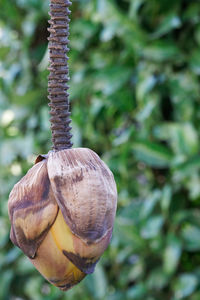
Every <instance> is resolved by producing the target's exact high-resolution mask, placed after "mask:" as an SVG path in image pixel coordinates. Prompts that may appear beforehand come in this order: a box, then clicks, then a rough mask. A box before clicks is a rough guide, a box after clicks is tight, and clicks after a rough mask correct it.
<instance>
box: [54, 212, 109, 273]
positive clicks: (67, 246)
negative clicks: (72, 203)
mask: <svg viewBox="0 0 200 300" xmlns="http://www.w3.org/2000/svg"><path fill="white" fill-rule="evenodd" d="M50 231H51V234H52V236H53V238H54V241H55V243H56V245H57V248H58V249H60V251H61V252H62V253H63V254H64V255H65V256H66V257H67V258H68V259H69V260H70V261H72V262H73V263H74V264H75V265H76V266H77V267H78V268H79V269H80V270H81V271H83V272H84V273H86V274H90V273H92V272H93V271H94V268H95V265H96V263H97V262H98V260H99V258H100V256H101V255H102V253H103V252H104V251H105V249H106V248H107V246H108V244H109V241H110V238H111V234H112V230H110V231H108V233H107V234H106V235H105V236H104V237H103V238H102V239H101V240H100V241H98V242H97V243H93V244H90V245H88V244H87V243H85V242H84V241H83V240H82V239H81V238H79V237H77V236H76V235H74V234H73V233H72V232H71V230H70V228H69V226H68V225H67V224H66V222H65V220H64V218H63V215H62V212H61V210H59V212H58V215H57V217H56V221H55V223H54V224H53V226H52V227H51V230H50Z"/></svg>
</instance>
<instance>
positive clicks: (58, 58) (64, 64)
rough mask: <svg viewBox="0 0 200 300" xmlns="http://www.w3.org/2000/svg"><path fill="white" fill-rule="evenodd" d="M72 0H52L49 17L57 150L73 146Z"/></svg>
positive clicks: (50, 80)
mask: <svg viewBox="0 0 200 300" xmlns="http://www.w3.org/2000/svg"><path fill="white" fill-rule="evenodd" d="M70 5H71V2H70V1H69V0H51V3H50V16H51V19H50V21H49V23H50V28H49V29H48V30H49V32H50V36H49V46H48V48H49V57H50V66H49V68H48V69H49V71H50V74H49V78H48V92H49V96H48V98H49V100H50V103H49V106H50V107H51V111H50V114H51V118H50V122H51V131H52V141H53V149H54V150H62V149H69V148H71V147H72V142H71V137H72V135H71V133H70V131H71V126H70V123H71V119H70V111H69V94H68V89H69V86H68V84H67V83H68V81H69V68H68V59H69V58H68V56H67V53H68V52H69V48H68V43H69V40H68V36H69V22H70V19H69V14H70V10H69V6H70Z"/></svg>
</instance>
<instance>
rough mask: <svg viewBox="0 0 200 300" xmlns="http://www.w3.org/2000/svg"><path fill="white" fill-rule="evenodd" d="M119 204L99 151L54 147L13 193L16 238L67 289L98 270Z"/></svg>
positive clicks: (36, 263) (51, 278) (50, 278)
mask: <svg viewBox="0 0 200 300" xmlns="http://www.w3.org/2000/svg"><path fill="white" fill-rule="evenodd" d="M116 205H117V190H116V184H115V181H114V178H113V174H112V172H111V171H110V170H109V168H108V167H107V166H106V165H105V163H104V162H103V161H102V160H101V159H100V158H99V156H98V155H97V154H96V153H94V152H93V151H92V150H90V149H87V148H74V149H67V150H61V151H57V152H54V151H52V152H50V153H49V154H48V155H46V156H39V157H38V158H37V160H36V164H35V165H34V166H33V167H32V168H31V169H30V170H29V171H28V173H27V174H26V175H25V176H24V177H23V178H22V179H21V180H20V181H19V182H18V183H17V184H16V185H15V186H14V188H13V190H12V191H11V193H10V196H9V202H8V209H9V217H10V220H11V233H10V238H11V240H12V242H13V243H14V244H15V245H16V246H18V247H19V248H21V250H22V251H23V252H24V253H25V254H26V255H27V256H28V257H29V259H30V260H31V262H32V263H33V264H34V266H35V267H36V268H37V269H38V271H39V272H40V273H41V274H42V275H43V276H44V277H45V278H46V279H47V280H48V281H49V282H51V283H52V284H54V285H55V286H57V287H59V288H60V289H62V290H67V289H69V288H71V287H72V286H74V285H75V284H77V283H78V282H80V281H81V280H82V279H83V278H84V277H85V276H86V275H87V274H90V273H92V272H93V271H94V268H95V265H96V263H97V262H98V260H99V258H100V256H101V255H102V253H103V252H104V251H105V249H106V248H107V246H108V244H109V242H110V239H111V235H112V229H113V223H114V217H115V213H116Z"/></svg>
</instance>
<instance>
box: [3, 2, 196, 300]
mask: <svg viewBox="0 0 200 300" xmlns="http://www.w3.org/2000/svg"><path fill="white" fill-rule="evenodd" d="M0 5H1V10H0V197H1V201H0V278H1V289H0V299H2V300H7V299H9V300H10V299H13V300H14V299H16V300H17V299H22V300H57V299H59V300H67V299H70V300H76V299H82V300H100V299H101V300H122V299H125V300H126V299H127V300H129V299H130V300H131V299H133V300H134V299H138V300H144V299H145V300H179V299H186V300H189V299H190V300H199V299H200V292H199V287H200V271H199V264H200V258H199V251H200V208H199V205H200V158H199V149H200V142H199V132H200V113H199V111H200V85H199V79H200V78H199V76H200V54H199V53H200V52H199V50H198V48H199V46H200V18H199V15H200V3H199V1H195V0H190V1H187V0H184V1H181V0H178V1H172V0H163V1H156V0H155V1H147V0H121V1H118V0H94V1H90V0H84V1H73V6H72V22H71V27H70V28H71V35H70V40H71V44H70V47H71V52H70V60H69V63H70V76H71V81H70V95H71V109H72V121H73V123H72V125H73V134H74V138H73V142H74V146H76V147H79V146H83V147H89V148H92V149H94V150H95V151H96V152H97V153H99V155H100V156H101V157H102V158H103V159H104V160H105V162H106V163H107V164H108V165H109V167H110V168H111V169H112V171H113V173H114V175H115V179H116V182H117V187H118V192H119V200H118V211H117V218H116V222H115V228H114V232H113V238H112V241H111V245H110V247H109V248H108V250H107V251H106V253H105V255H104V256H103V257H102V259H101V261H100V263H99V265H98V266H97V269H96V272H95V273H94V274H93V275H90V276H88V277H87V278H86V279H85V280H84V281H83V282H82V283H81V284H80V285H78V286H77V287H75V288H73V289H72V290H70V291H69V292H67V293H62V292H60V291H59V290H57V289H56V288H54V287H52V286H50V285H49V284H48V283H47V282H46V281H45V280H44V279H43V278H42V277H41V276H40V275H39V274H38V272H37V271H36V270H35V269H34V268H33V267H32V265H31V264H30V262H29V261H28V260H27V258H25V257H24V256H23V255H22V254H21V252H20V250H19V249H17V248H16V247H13V246H12V245H11V243H10V241H9V221H8V215H7V199H8V194H9V192H10V190H11V188H12V187H13V185H14V184H15V182H17V181H18V180H19V178H21V177H22V176H23V174H25V173H26V172H27V170H28V168H29V167H30V166H32V164H33V162H34V159H35V157H36V155H38V154H39V153H47V152H48V151H49V150H50V149H51V136H50V130H49V120H48V118H49V115H48V106H47V103H48V100H47V76H48V72H47V66H48V51H47V36H48V33H47V26H48V22H47V20H48V5H49V3H48V1H39V0H26V1H25V0H13V1H5V0H0Z"/></svg>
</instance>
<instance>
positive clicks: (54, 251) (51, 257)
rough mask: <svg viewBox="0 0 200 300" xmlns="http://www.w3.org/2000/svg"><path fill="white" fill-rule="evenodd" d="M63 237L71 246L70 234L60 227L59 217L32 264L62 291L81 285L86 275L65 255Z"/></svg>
mask: <svg viewBox="0 0 200 300" xmlns="http://www.w3.org/2000/svg"><path fill="white" fill-rule="evenodd" d="M61 236H62V238H63V239H64V240H65V242H66V243H69V245H70V243H71V237H70V232H68V231H66V230H65V228H61V227H60V222H59V218H58V217H57V218H56V221H55V222H54V224H53V226H52V227H51V229H50V231H49V232H48V234H47V236H46V237H45V239H44V240H43V242H42V244H41V245H40V247H39V248H38V250H37V255H36V257H35V259H31V262H32V263H33V264H34V266H35V267H36V268H37V269H38V271H39V272H40V273H41V274H42V275H43V276H44V277H45V278H46V279H47V280H48V281H49V282H51V283H52V284H54V285H55V286H57V287H59V288H60V289H62V290H67V289H69V288H71V287H73V286H74V285H75V284H77V283H79V282H80V281H81V280H82V279H83V278H84V277H85V274H84V273H83V272H81V271H80V270H79V269H78V268H77V267H76V266H75V265H74V264H73V263H72V262H71V261H70V260H68V259H67V257H66V256H65V255H64V254H63V249H62V245H61V244H60V240H59V239H60V237H61ZM71 246H72V245H71ZM71 246H70V247H71Z"/></svg>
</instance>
